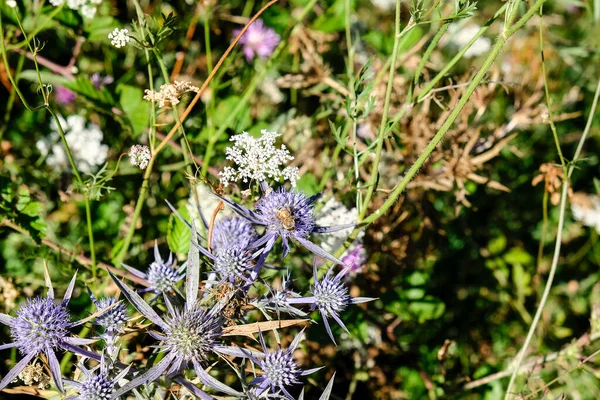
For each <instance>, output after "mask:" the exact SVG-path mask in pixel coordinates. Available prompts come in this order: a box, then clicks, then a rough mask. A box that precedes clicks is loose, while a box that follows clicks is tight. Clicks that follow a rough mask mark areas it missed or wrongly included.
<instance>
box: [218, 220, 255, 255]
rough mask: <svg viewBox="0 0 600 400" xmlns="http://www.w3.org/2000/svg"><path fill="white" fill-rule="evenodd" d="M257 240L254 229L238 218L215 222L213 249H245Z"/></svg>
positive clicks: (248, 223)
mask: <svg viewBox="0 0 600 400" xmlns="http://www.w3.org/2000/svg"><path fill="white" fill-rule="evenodd" d="M256 238H257V235H256V229H254V227H253V226H252V224H251V223H250V222H248V221H246V220H245V219H242V218H238V217H229V218H223V219H221V220H220V221H218V222H216V223H215V225H214V228H213V233H212V243H211V246H212V248H213V249H215V250H218V249H221V248H230V247H231V246H236V247H238V248H243V249H245V248H247V247H248V246H249V245H250V243H252V242H254V241H255V240H256Z"/></svg>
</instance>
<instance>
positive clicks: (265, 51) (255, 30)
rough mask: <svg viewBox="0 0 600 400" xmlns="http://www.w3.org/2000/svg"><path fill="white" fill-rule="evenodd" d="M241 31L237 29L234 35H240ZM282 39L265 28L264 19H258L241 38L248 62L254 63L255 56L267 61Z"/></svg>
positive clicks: (270, 29) (271, 30)
mask: <svg viewBox="0 0 600 400" xmlns="http://www.w3.org/2000/svg"><path fill="white" fill-rule="evenodd" d="M240 32H241V29H235V30H234V31H233V34H234V35H236V36H237V35H239V33H240ZM279 41H280V37H279V35H278V34H277V33H275V31H274V30H273V29H272V28H269V27H268V26H265V24H264V22H263V20H262V19H257V20H256V21H254V23H253V24H252V25H250V26H249V27H248V30H247V31H246V32H245V33H244V35H243V36H242V37H241V38H240V41H239V43H240V44H241V45H242V47H243V52H244V56H246V60H248V61H252V60H253V59H254V57H255V56H258V57H260V58H261V59H263V60H264V59H265V58H267V57H269V56H270V55H271V54H273V50H275V47H277V45H278V44H279Z"/></svg>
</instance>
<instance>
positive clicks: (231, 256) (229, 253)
mask: <svg viewBox="0 0 600 400" xmlns="http://www.w3.org/2000/svg"><path fill="white" fill-rule="evenodd" d="M253 267H254V264H253V263H252V255H251V254H249V253H248V251H247V250H246V249H245V248H242V247H237V246H230V247H220V248H218V249H217V250H216V251H215V259H214V261H213V269H214V270H215V272H216V273H217V274H219V275H220V277H221V279H222V280H227V281H229V282H231V283H234V282H235V278H241V279H242V280H247V278H246V277H245V273H246V272H248V271H251V270H252V268H253Z"/></svg>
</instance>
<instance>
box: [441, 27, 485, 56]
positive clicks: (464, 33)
mask: <svg viewBox="0 0 600 400" xmlns="http://www.w3.org/2000/svg"><path fill="white" fill-rule="evenodd" d="M480 29H481V27H480V26H479V25H477V24H470V25H464V26H461V25H460V24H458V23H453V24H450V26H448V38H447V39H445V40H443V41H442V42H441V43H440V44H442V45H443V46H447V45H450V46H453V47H457V48H458V49H462V48H463V47H465V46H466V45H467V43H469V41H470V40H471V39H473V38H474V37H475V35H477V32H479V30H480ZM491 48H492V41H491V40H490V39H489V38H486V37H484V36H481V37H480V38H478V39H477V40H476V41H475V43H473V45H472V46H471V47H469V49H468V50H467V51H466V52H465V54H464V57H465V58H473V57H477V56H479V55H481V54H484V53H487V52H488V51H489V50H490V49H491Z"/></svg>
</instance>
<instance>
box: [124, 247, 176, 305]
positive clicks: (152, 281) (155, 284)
mask: <svg viewBox="0 0 600 400" xmlns="http://www.w3.org/2000/svg"><path fill="white" fill-rule="evenodd" d="M123 267H125V269H127V270H128V271H129V272H131V273H132V274H134V275H135V276H137V277H138V278H142V279H145V280H146V281H147V282H148V284H149V287H148V288H147V289H142V290H140V293H145V292H150V291H151V292H154V293H155V294H156V295H157V296H156V297H158V295H160V294H161V293H164V292H168V291H170V290H171V289H173V288H174V287H175V285H176V284H177V283H178V282H179V281H180V280H182V279H183V277H184V276H185V274H184V273H183V271H184V270H185V267H186V264H183V265H182V266H181V267H180V268H179V269H176V267H177V260H175V259H174V258H173V254H172V253H169V258H168V259H167V260H166V261H165V260H163V259H162V257H161V255H160V252H159V251H158V244H157V243H154V262H153V263H152V264H150V268H148V272H147V273H143V272H141V271H139V270H137V269H135V268H133V267H130V266H129V265H125V264H123ZM156 297H155V299H156Z"/></svg>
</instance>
